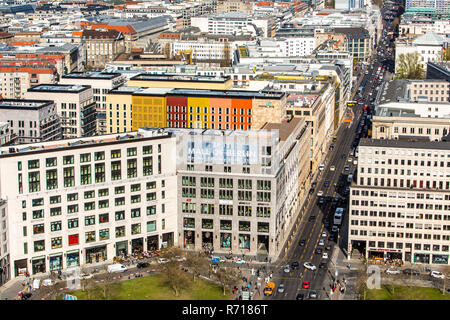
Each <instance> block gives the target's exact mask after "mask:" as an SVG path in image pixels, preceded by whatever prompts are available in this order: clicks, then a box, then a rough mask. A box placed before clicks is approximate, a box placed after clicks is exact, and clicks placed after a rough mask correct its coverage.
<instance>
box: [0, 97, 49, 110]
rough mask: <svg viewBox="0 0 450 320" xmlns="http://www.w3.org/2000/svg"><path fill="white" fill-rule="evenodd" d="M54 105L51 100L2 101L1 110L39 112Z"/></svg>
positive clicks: (0, 103) (0, 101)
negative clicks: (38, 110)
mask: <svg viewBox="0 0 450 320" xmlns="http://www.w3.org/2000/svg"><path fill="white" fill-rule="evenodd" d="M50 104H53V101H50V100H23V99H3V100H0V109H26V110H30V109H31V110H37V109H40V108H42V107H46V106H48V105H50Z"/></svg>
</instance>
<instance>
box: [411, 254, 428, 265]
mask: <svg viewBox="0 0 450 320" xmlns="http://www.w3.org/2000/svg"><path fill="white" fill-rule="evenodd" d="M414 262H415V263H430V254H429V253H416V254H414Z"/></svg>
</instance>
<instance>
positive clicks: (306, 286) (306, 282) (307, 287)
mask: <svg viewBox="0 0 450 320" xmlns="http://www.w3.org/2000/svg"><path fill="white" fill-rule="evenodd" d="M310 286H311V284H310V283H309V281H304V282H303V284H302V288H303V289H309V288H310Z"/></svg>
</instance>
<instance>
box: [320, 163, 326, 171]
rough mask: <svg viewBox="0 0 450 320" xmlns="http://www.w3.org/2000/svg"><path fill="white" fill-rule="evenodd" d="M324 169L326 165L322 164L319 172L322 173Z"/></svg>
mask: <svg viewBox="0 0 450 320" xmlns="http://www.w3.org/2000/svg"><path fill="white" fill-rule="evenodd" d="M323 169H325V164H323V163H321V164H320V166H319V170H320V171H322V170H323Z"/></svg>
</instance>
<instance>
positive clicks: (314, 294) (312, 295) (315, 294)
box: [309, 290, 319, 299]
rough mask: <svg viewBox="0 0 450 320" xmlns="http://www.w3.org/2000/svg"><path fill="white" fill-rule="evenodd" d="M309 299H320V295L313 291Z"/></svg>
mask: <svg viewBox="0 0 450 320" xmlns="http://www.w3.org/2000/svg"><path fill="white" fill-rule="evenodd" d="M309 297H310V298H311V299H317V298H318V297H319V294H318V293H317V291H316V290H311V292H310V293H309Z"/></svg>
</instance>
